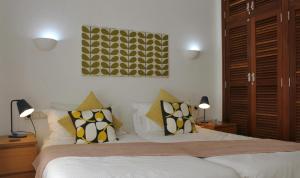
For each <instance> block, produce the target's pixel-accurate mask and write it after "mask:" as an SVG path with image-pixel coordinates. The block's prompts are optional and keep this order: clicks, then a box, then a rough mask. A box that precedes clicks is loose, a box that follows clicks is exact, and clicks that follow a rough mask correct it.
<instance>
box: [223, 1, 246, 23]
mask: <svg viewBox="0 0 300 178" xmlns="http://www.w3.org/2000/svg"><path fill="white" fill-rule="evenodd" d="M225 1H226V2H225V3H224V4H225V16H226V20H227V21H236V20H241V19H247V18H248V15H249V12H250V11H249V10H250V4H249V0H225Z"/></svg>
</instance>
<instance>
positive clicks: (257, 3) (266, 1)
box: [255, 0, 277, 8]
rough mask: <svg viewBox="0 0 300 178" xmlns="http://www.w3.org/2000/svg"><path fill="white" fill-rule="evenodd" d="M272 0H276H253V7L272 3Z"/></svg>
mask: <svg viewBox="0 0 300 178" xmlns="http://www.w3.org/2000/svg"><path fill="white" fill-rule="evenodd" d="M274 1H277V0H255V7H256V8H258V7H262V6H265V5H269V4H271V3H273V2H274Z"/></svg>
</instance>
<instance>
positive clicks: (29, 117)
mask: <svg viewBox="0 0 300 178" xmlns="http://www.w3.org/2000/svg"><path fill="white" fill-rule="evenodd" d="M27 118H28V119H29V120H30V122H31V124H32V127H33V130H34V136H36V129H35V125H34V123H33V121H32V119H31V115H29V116H28V117H27Z"/></svg>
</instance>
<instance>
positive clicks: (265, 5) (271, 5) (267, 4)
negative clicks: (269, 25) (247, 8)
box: [253, 0, 281, 13]
mask: <svg viewBox="0 0 300 178" xmlns="http://www.w3.org/2000/svg"><path fill="white" fill-rule="evenodd" d="M253 1H254V13H257V12H259V13H265V12H266V11H272V10H274V9H278V8H279V7H280V6H281V0H253Z"/></svg>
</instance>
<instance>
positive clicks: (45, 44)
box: [33, 38, 57, 51]
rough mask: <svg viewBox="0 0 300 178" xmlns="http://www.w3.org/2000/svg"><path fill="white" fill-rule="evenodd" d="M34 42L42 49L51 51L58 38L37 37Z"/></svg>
mask: <svg viewBox="0 0 300 178" xmlns="http://www.w3.org/2000/svg"><path fill="white" fill-rule="evenodd" d="M33 42H34V44H35V46H36V47H37V48H38V49H40V50H42V51H50V50H52V49H53V48H54V47H55V46H56V44H57V40H55V39H51V38H35V39H33Z"/></svg>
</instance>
